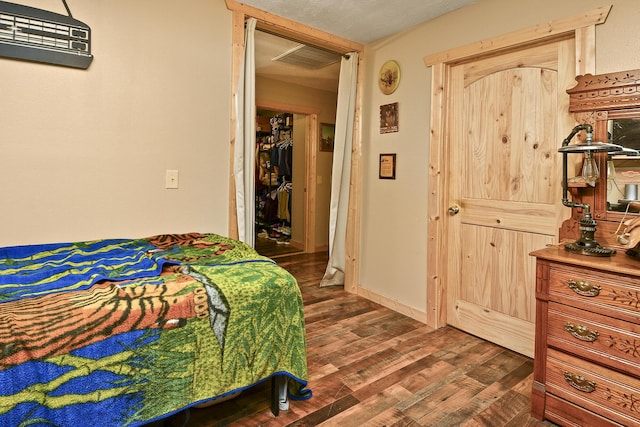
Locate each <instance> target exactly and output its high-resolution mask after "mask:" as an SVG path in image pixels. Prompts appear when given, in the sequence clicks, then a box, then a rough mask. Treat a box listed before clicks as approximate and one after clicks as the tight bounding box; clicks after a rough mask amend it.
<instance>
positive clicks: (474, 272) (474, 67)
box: [447, 40, 575, 356]
mask: <svg viewBox="0 0 640 427" xmlns="http://www.w3.org/2000/svg"><path fill="white" fill-rule="evenodd" d="M572 46H573V44H572V43H571V41H566V40H565V41H560V42H554V43H550V44H545V45H541V46H540V45H538V46H535V47H530V48H526V49H521V50H518V51H517V52H512V53H506V54H501V55H496V56H492V57H489V58H484V59H481V60H475V61H473V62H467V63H463V64H460V65H455V66H453V67H451V69H450V72H451V75H450V82H451V86H450V92H449V98H448V101H447V107H448V112H449V114H448V120H449V122H448V126H447V128H448V135H449V141H448V143H447V147H448V162H447V166H448V171H449V177H448V181H449V205H450V206H451V208H450V209H449V217H448V219H449V224H448V227H447V230H448V231H447V245H448V249H447V252H448V253H447V257H448V260H449V262H448V271H447V277H448V281H447V283H448V285H447V323H449V324H451V325H453V326H456V327H458V328H460V329H462V330H465V331H467V332H470V333H472V334H474V335H477V336H480V337H482V338H484V339H487V340H489V341H492V342H495V343H497V344H500V345H503V346H505V347H507V348H510V349H513V350H515V351H517V352H520V353H522V354H525V355H528V356H533V348H534V326H535V324H534V323H535V276H536V274H535V259H533V258H532V257H530V256H529V253H530V252H531V251H532V250H534V249H539V248H541V247H544V246H545V245H547V244H552V243H555V242H557V237H556V236H557V233H558V229H559V226H560V223H561V217H560V216H561V215H560V214H559V213H560V212H562V205H561V202H560V201H561V175H562V174H561V162H560V161H561V159H560V156H559V155H558V153H557V149H558V147H559V146H560V143H561V141H562V139H563V138H564V136H565V135H563V134H562V132H563V131H564V129H565V128H566V127H567V126H566V123H567V121H566V120H565V119H564V118H562V117H567V116H568V111H567V109H566V99H567V94H566V92H565V91H566V88H567V87H569V86H570V85H571V82H573V78H574V76H573V74H572V71H573V70H575V67H574V66H573V64H574V62H573V61H574V59H573V58H574V52H573V48H572ZM559 65H560V66H559ZM568 70H571V71H568ZM564 111H567V112H564ZM569 129H570V128H569ZM456 212H457V213H456Z"/></svg>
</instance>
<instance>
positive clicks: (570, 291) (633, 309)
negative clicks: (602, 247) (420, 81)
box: [549, 264, 640, 323]
mask: <svg viewBox="0 0 640 427" xmlns="http://www.w3.org/2000/svg"><path fill="white" fill-rule="evenodd" d="M639 266H640V264H639ZM634 283H635V284H634ZM637 283H638V280H637V278H636V279H635V280H634V279H633V278H629V277H626V276H623V275H614V274H606V273H602V272H599V271H592V270H588V269H584V268H571V267H565V266H561V265H553V266H551V267H550V268H549V299H550V300H553V301H559V302H562V303H564V304H568V305H574V306H576V307H578V308H584V309H585V310H589V311H594V312H596V313H600V314H602V315H605V316H610V317H616V318H620V319H623V320H625V321H629V322H634V323H640V286H638V285H637Z"/></svg>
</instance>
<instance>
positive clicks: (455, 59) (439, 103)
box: [424, 5, 611, 328]
mask: <svg viewBox="0 0 640 427" xmlns="http://www.w3.org/2000/svg"><path fill="white" fill-rule="evenodd" d="M610 10H611V5H610V6H605V7H600V8H598V9H594V10H592V11H589V12H586V13H583V14H580V15H577V16H574V17H570V18H563V19H558V20H554V21H551V22H549V23H547V24H544V25H536V26H533V27H529V28H526V29H523V30H519V31H515V32H512V33H508V34H504V35H501V36H497V37H494V38H491V39H487V40H482V41H480V42H476V43H471V44H468V45H466V46H462V47H458V48H455V49H451V50H447V51H444V52H439V53H436V54H432V55H428V56H425V57H424V63H425V65H426V66H427V67H431V68H432V76H431V115H430V118H431V139H430V143H429V144H430V148H429V185H428V188H429V192H428V226H427V234H428V235H427V267H428V269H429V274H428V277H427V284H426V285H427V325H428V326H430V327H433V328H440V327H442V326H445V325H446V324H447V264H448V259H447V250H446V247H445V245H444V244H445V242H446V239H445V237H446V236H447V235H448V229H447V227H448V222H447V221H444V219H445V218H446V217H447V215H448V214H447V209H448V206H447V203H448V195H449V179H448V174H447V161H448V157H449V156H448V142H447V141H448V137H447V101H448V96H447V94H448V92H449V85H450V77H449V75H450V73H449V71H450V69H451V67H452V66H453V65H455V64H459V63H460V62H465V61H471V60H474V59H475V58H478V57H481V56H486V55H491V54H498V53H500V52H502V51H513V50H518V49H519V48H520V47H528V46H531V45H532V44H533V43H537V42H552V41H554V40H561V39H563V38H567V37H573V38H574V39H575V43H576V61H575V63H576V70H575V72H576V75H581V74H586V73H594V72H595V26H596V25H597V24H602V23H603V22H605V21H606V19H607V16H608V15H609V12H610Z"/></svg>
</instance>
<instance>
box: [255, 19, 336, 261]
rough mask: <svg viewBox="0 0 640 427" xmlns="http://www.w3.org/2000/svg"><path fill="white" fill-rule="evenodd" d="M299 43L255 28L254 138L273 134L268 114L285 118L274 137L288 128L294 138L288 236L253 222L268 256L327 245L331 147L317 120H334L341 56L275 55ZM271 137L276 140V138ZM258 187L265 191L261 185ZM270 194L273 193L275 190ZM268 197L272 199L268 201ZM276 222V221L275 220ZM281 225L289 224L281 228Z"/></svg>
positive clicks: (279, 182) (261, 248) (261, 249)
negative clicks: (295, 58) (304, 61)
mask: <svg viewBox="0 0 640 427" xmlns="http://www.w3.org/2000/svg"><path fill="white" fill-rule="evenodd" d="M300 46H302V45H301V43H299V42H295V41H292V40H291V39H284V38H280V37H278V36H276V35H273V34H268V33H264V32H262V31H256V33H255V62H256V83H255V88H256V112H257V119H256V120H257V121H256V127H257V128H258V127H259V128H260V132H259V133H258V134H257V138H261V137H262V138H274V137H275V135H274V134H273V129H272V128H271V120H272V119H274V118H277V116H282V117H281V120H282V121H283V122H284V123H283V124H282V123H280V124H279V126H280V127H282V126H283V125H284V127H283V128H282V129H277V130H276V132H278V138H279V139H280V140H282V138H280V136H282V135H281V134H280V130H285V131H289V130H292V135H291V136H292V139H293V145H292V148H293V149H292V158H293V168H292V176H291V179H292V188H291V194H290V196H291V197H290V204H291V209H290V215H291V217H290V223H291V224H290V227H291V229H290V232H291V234H290V238H287V237H289V236H282V233H281V231H283V230H282V229H276V230H274V229H273V227H270V226H271V225H272V224H269V223H267V224H266V225H267V227H261V225H265V224H259V223H258V222H256V240H255V242H256V249H257V250H258V252H259V253H261V254H263V255H267V256H270V255H272V254H273V253H275V254H281V253H283V252H284V253H290V252H299V251H301V252H318V251H322V250H328V238H329V231H328V230H329V212H330V199H331V173H332V171H331V168H332V160H333V152H332V150H331V151H329V150H323V149H321V147H320V145H319V139H320V126H321V122H322V125H323V126H327V125H329V126H330V125H332V124H334V123H335V114H336V108H337V91H338V79H339V75H340V64H339V60H340V58H341V57H340V56H339V55H335V54H334V55H333V57H334V60H335V62H334V61H332V60H327V62H326V63H323V64H320V65H318V64H317V63H316V65H314V66H313V67H314V68H309V67H304V66H302V65H299V63H298V64H297V65H293V64H289V63H285V62H282V61H276V60H275V59H274V58H278V57H281V56H282V54H283V52H289V51H291V50H294V51H296V52H299V51H300V50H302V48H300ZM307 53H308V50H307ZM323 57H326V55H325V56H323ZM289 59H290V55H289ZM261 117H262V118H261ZM287 117H289V118H292V119H290V120H292V122H291V123H290V124H291V125H292V126H291V127H289V125H287ZM274 123H278V121H277V119H274ZM285 139H286V137H285ZM272 142H275V143H276V144H277V143H278V142H279V141H272ZM272 150H273V148H272ZM278 153H279V154H280V152H278ZM269 154H274V152H273V151H271V152H270V153H269ZM260 155H263V161H262V162H261V163H262V169H263V172H266V171H265V169H266V168H264V163H265V162H264V160H266V157H267V156H266V155H265V153H260V152H259V151H258V152H257V153H256V157H258V156H260ZM269 157H271V156H269ZM271 163H272V162H270V167H272V168H273V166H275V165H271ZM258 166H260V165H258ZM272 172H273V170H272ZM264 176H265V175H263V177H264ZM272 176H273V175H272ZM280 177H281V175H278V178H277V180H276V181H274V182H272V183H270V184H271V188H267V189H266V190H268V192H272V191H273V190H274V189H277V188H280V186H281V185H282V184H283V183H284V182H283V180H282V179H280ZM258 179H259V170H257V175H256V180H258ZM276 184H277V185H276ZM274 186H276V188H274ZM256 190H258V189H256ZM262 190H263V191H262V196H264V193H265V191H264V190H265V189H264V188H263V189H262ZM259 193H260V191H256V195H258V194H259ZM271 194H272V196H276V197H277V194H275V193H271ZM263 202H265V201H264V200H263ZM268 203H269V204H270V205H271V204H272V203H273V201H270V202H268ZM275 204H276V203H274V205H275ZM262 208H264V205H262V206H260V207H259V206H258V205H256V213H257V214H259V213H260V211H259V209H262ZM271 209H275V206H271ZM263 215H264V213H263ZM262 220H263V218H258V221H259V222H263V221H262ZM267 222H271V221H267ZM277 222H278V221H275V223H276V225H277ZM276 228H277V227H276ZM272 231H273V233H272ZM284 231H285V232H287V231H289V230H288V229H287V228H284ZM265 236H266V237H265ZM276 245H277V246H276Z"/></svg>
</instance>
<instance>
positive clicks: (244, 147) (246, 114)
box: [233, 18, 257, 247]
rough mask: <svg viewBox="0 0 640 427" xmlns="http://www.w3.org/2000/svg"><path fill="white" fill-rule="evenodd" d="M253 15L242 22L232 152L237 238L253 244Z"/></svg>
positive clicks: (254, 170)
mask: <svg viewBox="0 0 640 427" xmlns="http://www.w3.org/2000/svg"><path fill="white" fill-rule="evenodd" d="M256 22H257V21H256V19H255V18H251V19H249V20H247V21H246V23H245V35H244V62H243V64H242V68H241V70H240V77H239V81H238V94H237V96H236V99H235V101H236V102H235V109H236V111H235V113H236V141H235V147H234V148H235V149H234V155H233V175H234V178H235V184H236V212H237V216H238V238H239V240H240V241H242V242H245V243H247V244H249V245H251V246H252V247H253V246H255V210H256V205H255V200H254V199H255V173H256V169H255V146H256V142H255V138H256V121H255V120H256V64H255V41H254V34H255V29H256Z"/></svg>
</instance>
